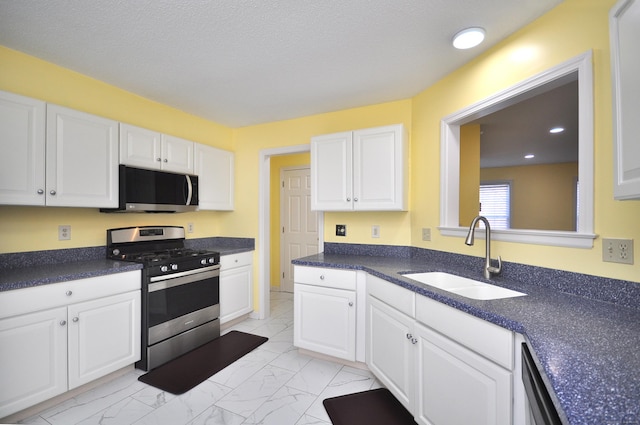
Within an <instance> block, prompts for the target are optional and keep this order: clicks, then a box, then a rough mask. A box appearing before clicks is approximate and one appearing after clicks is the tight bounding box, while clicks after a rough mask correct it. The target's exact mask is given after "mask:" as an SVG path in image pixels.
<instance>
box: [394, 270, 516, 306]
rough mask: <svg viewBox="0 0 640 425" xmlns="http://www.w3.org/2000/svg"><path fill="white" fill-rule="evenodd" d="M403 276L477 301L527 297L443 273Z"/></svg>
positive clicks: (505, 289)
mask: <svg viewBox="0 0 640 425" xmlns="http://www.w3.org/2000/svg"><path fill="white" fill-rule="evenodd" d="M403 276H404V277H406V278H409V279H413V280H415V281H418V282H420V283H424V284H426V285H429V286H434V287H436V288H438V289H442V290H444V291H447V292H451V293H454V294H458V295H461V296H463V297H467V298H473V299H475V300H498V299H502V298H513V297H522V296H524V295H527V294H525V293H523V292H518V291H513V290H511V289H507V288H503V287H501V286H495V285H491V284H488V283H484V282H478V281H477V280H473V279H467V278H466V277H462V276H456V275H453V274H449V273H443V272H427V273H407V274H403Z"/></svg>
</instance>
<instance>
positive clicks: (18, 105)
mask: <svg viewBox="0 0 640 425" xmlns="http://www.w3.org/2000/svg"><path fill="white" fill-rule="evenodd" d="M45 114H46V104H45V102H43V101H40V100H36V99H31V98H28V97H25V96H19V95H16V94H13V93H7V92H2V91H0V150H1V151H2V155H0V204H4V205H44V202H45V196H44V190H45V181H44V167H45V165H44V161H45V159H44V157H45Z"/></svg>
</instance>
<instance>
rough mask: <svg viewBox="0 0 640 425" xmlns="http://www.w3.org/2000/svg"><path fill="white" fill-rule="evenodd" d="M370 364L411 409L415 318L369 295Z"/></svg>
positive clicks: (406, 406) (394, 393) (381, 379)
mask: <svg viewBox="0 0 640 425" xmlns="http://www.w3.org/2000/svg"><path fill="white" fill-rule="evenodd" d="M367 301H368V304H367V349H366V353H367V366H368V367H369V370H371V371H372V372H373V373H374V374H375V375H376V377H377V378H378V379H379V380H380V381H381V382H382V383H383V384H384V385H385V386H386V387H387V388H388V389H389V390H390V391H391V392H392V393H393V395H394V396H395V397H396V398H397V399H398V400H399V401H400V402H401V403H402V404H403V405H404V407H405V408H406V409H407V410H409V411H412V409H413V393H414V384H415V377H414V362H415V360H414V359H415V354H414V353H415V351H416V346H415V343H416V341H417V339H416V338H415V336H414V335H413V326H414V320H413V319H411V318H410V317H408V316H406V315H404V314H402V313H400V312H399V311H398V310H396V309H394V308H392V307H390V306H388V305H387V304H385V303H383V302H382V301H380V300H378V299H377V298H375V297H372V296H369V297H368V298H367Z"/></svg>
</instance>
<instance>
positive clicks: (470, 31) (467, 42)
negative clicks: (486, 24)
mask: <svg viewBox="0 0 640 425" xmlns="http://www.w3.org/2000/svg"><path fill="white" fill-rule="evenodd" d="M484 34H485V31H484V29H483V28H480V27H472V28H467V29H464V30H462V31H460V32H459V33H457V34H456V35H454V36H453V47H455V48H456V49H470V48H472V47H476V46H477V45H478V44H480V43H482V40H484Z"/></svg>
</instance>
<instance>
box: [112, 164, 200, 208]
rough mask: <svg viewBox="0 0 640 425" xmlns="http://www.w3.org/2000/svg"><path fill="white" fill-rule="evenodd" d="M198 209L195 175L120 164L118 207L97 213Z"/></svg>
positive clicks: (196, 177)
mask: <svg viewBox="0 0 640 425" xmlns="http://www.w3.org/2000/svg"><path fill="white" fill-rule="evenodd" d="M197 209H198V176H195V175H191V174H177V173H168V172H165V171H157V170H145V169H141V168H134V167H128V166H126V165H120V169H119V204H118V208H102V209H100V211H101V212H188V211H196V210H197Z"/></svg>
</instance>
